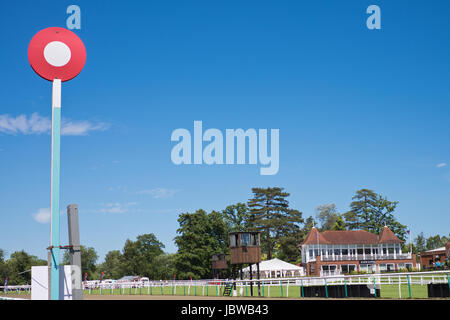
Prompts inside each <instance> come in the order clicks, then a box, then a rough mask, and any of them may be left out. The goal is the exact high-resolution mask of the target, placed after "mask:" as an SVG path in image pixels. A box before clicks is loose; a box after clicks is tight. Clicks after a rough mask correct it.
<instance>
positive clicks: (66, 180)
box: [0, 0, 450, 261]
mask: <svg viewBox="0 0 450 320" xmlns="http://www.w3.org/2000/svg"><path fill="white" fill-rule="evenodd" d="M71 4H76V5H78V6H79V7H80V8H81V30H74V32H75V33H76V34H77V35H78V36H79V37H80V38H81V39H82V40H83V42H84V44H85V46H86V50H87V61H86V65H85V67H84V69H83V71H82V72H81V74H80V75H79V76H78V77H77V78H75V79H73V80H71V81H69V82H65V83H63V86H62V115H63V118H64V119H65V122H64V123H65V128H66V130H67V131H66V133H69V134H68V135H64V136H63V137H62V145H61V150H62V151H61V152H62V154H61V166H62V168H61V208H65V207H66V206H67V205H68V204H70V203H77V204H78V205H79V208H80V209H79V210H80V225H81V242H82V244H84V245H86V246H92V247H94V248H95V249H96V250H97V252H98V253H99V255H100V259H99V261H101V260H102V259H103V257H104V255H105V254H106V253H107V252H108V251H109V250H114V249H122V247H123V245H124V243H125V240H126V239H127V238H129V239H135V237H136V236H137V235H139V234H143V233H150V232H152V233H154V234H156V236H157V237H158V238H159V239H160V240H161V241H162V242H163V243H164V244H165V245H166V251H167V252H175V251H176V246H175V245H174V243H173V238H174V237H175V236H176V229H177V228H178V223H177V217H178V214H179V213H181V212H192V211H194V210H196V209H199V208H203V209H205V210H208V211H209V210H213V209H215V210H221V209H223V208H225V207H226V206H227V205H229V204H232V203H236V202H239V201H240V202H246V201H247V200H248V199H249V198H251V188H252V187H256V186H258V187H267V186H281V187H285V188H286V191H288V192H290V193H291V196H290V203H291V205H292V207H294V208H296V209H298V210H301V211H302V212H303V213H304V216H305V217H307V216H310V215H314V214H315V212H314V210H315V208H316V207H317V206H318V205H321V204H327V203H335V204H336V206H337V208H338V210H339V211H340V212H345V211H347V210H348V208H349V204H350V202H351V198H352V196H353V195H354V193H355V191H356V190H358V189H361V188H370V189H373V190H375V191H376V192H378V193H381V194H383V195H385V196H386V197H387V198H388V199H389V200H392V201H394V200H395V201H399V205H398V207H397V210H396V215H397V218H398V220H399V221H400V222H402V223H403V224H406V225H408V226H409V227H410V228H411V232H412V236H413V237H415V236H416V235H417V234H418V233H419V232H421V231H423V232H424V233H425V235H427V236H429V235H434V234H441V235H444V234H448V233H449V232H450V219H449V214H450V149H449V141H450V130H449V124H450V123H449V120H450V78H449V75H450V59H449V57H450V41H449V40H450V20H449V19H448V13H449V12H450V3H449V2H448V1H433V2H432V4H430V3H429V2H428V1H362V0H358V1H308V2H306V1H273V0H272V1H241V0H239V1H237V0H233V1H189V2H187V1H145V2H144V1H76V2H68V1H20V2H19V1H16V2H12V1H10V2H7V3H4V4H3V5H2V10H1V11H0V36H1V39H2V45H1V49H0V70H1V75H2V77H1V78H0V88H1V90H0V101H1V102H0V228H1V232H0V248H2V249H4V250H5V251H6V253H7V254H10V253H12V252H13V251H15V250H21V249H24V250H25V251H27V252H30V253H32V254H34V255H37V256H39V257H41V258H45V257H46V250H45V248H46V247H47V246H48V243H49V231H50V225H49V223H45V221H46V219H45V218H46V213H47V209H46V208H49V207H50V141H51V137H50V134H49V131H48V120H49V119H50V116H51V99H50V95H51V83H50V82H48V81H45V80H43V79H41V78H40V77H39V76H37V75H36V74H35V73H34V72H33V70H32V69H31V68H30V66H29V63H28V59H27V48H28V44H29V42H30V40H31V38H32V37H33V36H34V34H36V33H37V32H38V31H39V30H41V29H44V28H46V27H51V26H59V27H66V19H67V17H68V15H67V14H66V8H67V7H68V6H69V5H71ZM371 4H377V5H379V6H380V8H381V26H382V27H381V30H369V29H368V28H367V27H366V19H367V17H368V16H369V15H368V14H366V8H367V7H368V6H369V5H371ZM33 115H34V116H33ZM2 120H3V122H2ZM194 120H201V121H203V127H204V128H205V129H207V128H217V129H219V130H222V132H225V130H226V129H228V128H230V129H235V128H243V129H248V128H255V129H259V128H264V129H279V130H280V169H279V172H278V174H276V175H273V176H261V175H259V167H258V166H255V165H228V166H225V165H222V166H220V165H212V166H208V165H200V166H194V165H191V166H188V165H181V166H176V165H174V164H173V163H172V161H171V159H170V152H171V149H172V147H173V146H174V145H175V143H173V142H171V141H170V136H171V133H172V131H173V130H175V129H177V128H186V129H188V130H190V131H191V132H192V131H193V122H194ZM2 123H3V124H2ZM5 123H8V124H9V125H10V126H11V124H13V127H12V128H11V127H9V128H7V127H6V125H5ZM61 228H62V233H61V242H62V243H63V244H65V243H67V231H66V228H67V222H66V216H65V215H64V216H63V217H62V219H61Z"/></svg>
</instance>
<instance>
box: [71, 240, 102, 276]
mask: <svg viewBox="0 0 450 320" xmlns="http://www.w3.org/2000/svg"><path fill="white" fill-rule="evenodd" d="M80 247H81V248H80V251H81V274H82V277H83V279H84V274H85V273H87V274H88V279H97V277H98V276H97V265H96V262H97V259H98V254H97V252H96V251H95V249H94V248H92V247H85V246H80ZM63 264H65V265H66V264H70V259H69V251H67V250H66V251H65V252H64V259H63Z"/></svg>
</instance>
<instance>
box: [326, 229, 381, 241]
mask: <svg viewBox="0 0 450 320" xmlns="http://www.w3.org/2000/svg"><path fill="white" fill-rule="evenodd" d="M322 234H323V236H324V237H325V239H327V240H328V241H329V242H330V243H338V244H374V243H378V236H377V235H376V234H373V233H370V232H368V231H365V230H342V231H324V232H323V233H322Z"/></svg>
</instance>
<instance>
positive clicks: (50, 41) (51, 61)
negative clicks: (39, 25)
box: [28, 27, 86, 81]
mask: <svg viewBox="0 0 450 320" xmlns="http://www.w3.org/2000/svg"><path fill="white" fill-rule="evenodd" d="M28 61H29V62H30V64H31V67H32V68H33V70H34V71H35V72H36V73H37V74H38V75H40V76H41V77H42V78H44V79H47V80H49V81H53V80H54V79H60V80H61V81H68V80H71V79H73V78H75V77H76V76H77V75H78V74H79V73H80V72H81V70H82V69H83V67H84V64H85V62H86V49H85V47H84V44H83V42H82V41H81V39H80V38H79V37H78V36H77V35H76V34H75V33H73V32H72V31H70V30H67V29H64V28H59V27H51V28H47V29H44V30H41V31H39V32H38V33H36V35H35V36H34V37H33V39H31V42H30V45H29V46H28Z"/></svg>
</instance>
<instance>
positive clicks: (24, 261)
mask: <svg viewBox="0 0 450 320" xmlns="http://www.w3.org/2000/svg"><path fill="white" fill-rule="evenodd" d="M45 265H47V261H45V260H42V259H39V258H38V257H36V256H32V255H30V254H28V253H26V252H25V251H23V250H21V251H16V252H13V253H12V254H11V256H10V257H9V259H8V260H6V262H5V269H6V275H7V277H8V279H9V280H8V283H9V284H11V285H22V284H27V283H28V284H30V283H31V267H32V266H45Z"/></svg>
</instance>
